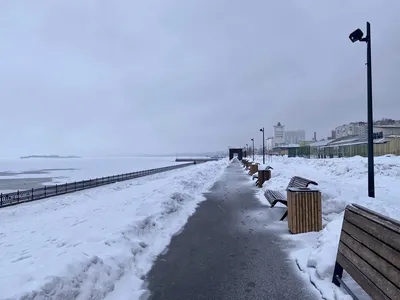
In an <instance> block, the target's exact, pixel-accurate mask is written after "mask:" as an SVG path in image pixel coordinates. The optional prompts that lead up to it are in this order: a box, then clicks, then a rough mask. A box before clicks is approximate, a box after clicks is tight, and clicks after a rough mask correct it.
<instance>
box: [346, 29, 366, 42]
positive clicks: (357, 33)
mask: <svg viewBox="0 0 400 300" xmlns="http://www.w3.org/2000/svg"><path fill="white" fill-rule="evenodd" d="M363 35H364V33H363V32H362V30H361V29H360V28H358V29H357V30H354V31H353V32H352V33H350V35H349V39H350V41H352V42H353V43H354V42H357V41H361V40H362V37H363Z"/></svg>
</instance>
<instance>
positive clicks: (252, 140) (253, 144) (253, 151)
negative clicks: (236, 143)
mask: <svg viewBox="0 0 400 300" xmlns="http://www.w3.org/2000/svg"><path fill="white" fill-rule="evenodd" d="M251 140H252V142H253V161H254V138H252V139H251Z"/></svg>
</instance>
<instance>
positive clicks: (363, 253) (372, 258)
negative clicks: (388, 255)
mask: <svg viewBox="0 0 400 300" xmlns="http://www.w3.org/2000/svg"><path fill="white" fill-rule="evenodd" d="M340 241H341V242H342V243H343V244H345V245H346V246H347V247H348V248H349V249H351V250H352V251H353V252H355V253H357V255H358V256H359V257H360V258H361V259H363V260H364V261H365V262H366V263H368V264H369V265H371V267H373V268H374V269H375V270H376V271H378V272H379V274H380V275H381V276H382V277H384V278H385V279H386V280H388V281H391V282H392V283H393V284H394V285H395V286H396V287H397V289H399V288H400V271H399V269H397V268H396V267H395V266H393V265H392V264H391V263H389V262H388V261H386V259H385V258H384V257H381V256H379V255H378V254H376V253H374V252H373V251H371V250H370V249H369V248H368V247H366V246H365V245H363V244H362V243H360V242H359V241H357V240H356V239H354V238H353V237H351V236H350V235H348V234H347V233H346V232H344V231H343V232H342V234H341V236H340ZM380 244H382V243H380ZM397 255H398V254H397ZM385 293H386V292H385Z"/></svg>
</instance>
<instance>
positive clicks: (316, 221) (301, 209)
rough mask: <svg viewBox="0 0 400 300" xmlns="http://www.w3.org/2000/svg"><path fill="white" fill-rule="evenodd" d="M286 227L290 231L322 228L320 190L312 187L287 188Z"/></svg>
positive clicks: (301, 231)
mask: <svg viewBox="0 0 400 300" xmlns="http://www.w3.org/2000/svg"><path fill="white" fill-rule="evenodd" d="M287 204H288V227H289V230H290V232H291V233H293V234H296V233H304V232H310V231H320V230H322V210H321V192H320V191H319V190H317V189H313V188H288V189H287Z"/></svg>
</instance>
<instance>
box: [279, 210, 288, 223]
mask: <svg viewBox="0 0 400 300" xmlns="http://www.w3.org/2000/svg"><path fill="white" fill-rule="evenodd" d="M287 212H288V211H287V210H286V212H285V213H284V214H283V216H282V218H281V219H280V220H279V221H283V220H285V218H286V217H287Z"/></svg>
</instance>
